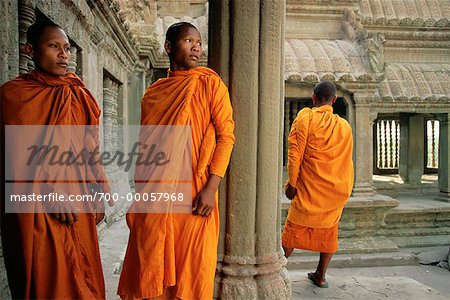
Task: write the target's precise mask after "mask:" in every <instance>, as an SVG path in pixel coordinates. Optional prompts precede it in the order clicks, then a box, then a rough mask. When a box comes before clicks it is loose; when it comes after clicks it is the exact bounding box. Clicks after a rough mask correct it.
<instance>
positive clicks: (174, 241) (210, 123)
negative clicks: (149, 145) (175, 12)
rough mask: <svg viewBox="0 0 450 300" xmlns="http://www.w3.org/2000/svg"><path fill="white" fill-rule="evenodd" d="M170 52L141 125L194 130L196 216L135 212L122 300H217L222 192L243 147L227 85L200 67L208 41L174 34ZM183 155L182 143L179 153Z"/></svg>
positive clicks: (185, 30) (180, 26)
mask: <svg viewBox="0 0 450 300" xmlns="http://www.w3.org/2000/svg"><path fill="white" fill-rule="evenodd" d="M165 50H166V52H167V54H168V55H169V58H170V70H169V72H168V77H167V78H164V79H160V80H158V81H157V82H155V83H154V84H152V85H151V86H150V87H149V88H148V89H147V91H146V93H145V95H144V97H143V99H142V104H141V105H142V119H141V124H142V125H177V126H181V127H183V126H184V127H187V126H190V128H191V132H192V141H190V142H189V144H191V145H192V151H191V153H189V156H188V157H189V158H188V159H189V160H192V170H188V172H192V179H193V180H192V181H193V183H192V194H189V196H188V198H189V200H188V207H189V209H190V211H192V213H167V214H164V213H130V211H131V208H130V211H129V212H128V213H127V216H126V217H127V223H128V226H129V228H130V237H129V240H128V247H127V251H126V254H125V259H124V263H123V269H122V273H121V276H120V282H119V288H118V294H119V295H120V297H121V298H122V299H153V298H157V299H192V300H194V299H195V300H199V299H212V297H213V291H214V275H215V271H216V263H217V245H218V238H219V210H218V194H217V190H218V186H219V182H220V180H221V178H222V177H223V176H224V175H225V172H226V169H227V166H228V163H229V160H230V155H231V151H232V148H233V144H234V139H235V138H234V134H233V131H234V122H233V117H232V108H231V103H230V98H229V94H228V90H227V88H226V86H225V84H224V83H223V82H222V80H221V79H220V77H219V76H218V75H217V74H216V73H215V72H214V71H213V70H211V69H208V68H201V67H197V64H198V61H199V59H200V56H201V54H202V41H201V36H200V33H199V31H198V30H197V29H196V28H195V27H194V26H193V25H192V24H189V23H184V22H182V23H176V24H173V25H172V26H170V27H169V29H168V30H167V33H166V41H165ZM141 133H142V129H141ZM141 138H143V135H142V134H141ZM142 142H143V143H145V141H142ZM183 147H185V145H183V144H181V143H180V145H179V146H176V148H177V149H175V150H176V151H177V153H178V152H180V151H183ZM145 171H146V170H145V168H142V167H141V166H137V167H136V174H135V182H136V192H137V193H142V192H145V191H148V190H149V189H151V188H152V186H153V187H154V184H152V183H145V182H144V183H142V182H139V181H138V179H142V174H144V173H145ZM160 179H161V180H163V179H164V178H160ZM189 189H191V188H189ZM189 193H191V192H190V191H189ZM135 204H136V203H134V204H133V205H132V207H133V206H134V205H135ZM191 207H192V208H191Z"/></svg>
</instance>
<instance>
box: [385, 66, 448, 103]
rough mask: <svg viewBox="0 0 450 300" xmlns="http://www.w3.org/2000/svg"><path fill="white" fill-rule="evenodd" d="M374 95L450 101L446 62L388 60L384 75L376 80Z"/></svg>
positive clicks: (415, 99) (412, 99)
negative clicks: (377, 86)
mask: <svg viewBox="0 0 450 300" xmlns="http://www.w3.org/2000/svg"><path fill="white" fill-rule="evenodd" d="M376 98H377V99H378V101H388V102H392V101H393V102H416V103H417V102H435V103H436V102H439V103H442V104H443V103H447V104H450V65H448V64H420V63H406V64H400V63H394V64H388V65H387V66H386V78H385V79H384V80H383V81H382V82H381V83H380V86H379V88H378V91H377V95H376Z"/></svg>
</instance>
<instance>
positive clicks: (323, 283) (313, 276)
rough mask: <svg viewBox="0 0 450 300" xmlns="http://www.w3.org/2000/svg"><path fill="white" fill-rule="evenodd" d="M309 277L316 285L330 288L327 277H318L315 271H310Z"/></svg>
mask: <svg viewBox="0 0 450 300" xmlns="http://www.w3.org/2000/svg"><path fill="white" fill-rule="evenodd" d="M308 278H309V280H311V281H312V282H313V283H314V284H315V285H316V286H318V287H320V288H328V282H327V281H326V280H325V278H317V275H316V273H315V272H311V273H308Z"/></svg>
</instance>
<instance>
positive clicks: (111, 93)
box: [103, 77, 119, 173]
mask: <svg viewBox="0 0 450 300" xmlns="http://www.w3.org/2000/svg"><path fill="white" fill-rule="evenodd" d="M117 98H118V84H117V83H116V82H115V81H113V80H112V79H111V78H109V77H104V79H103V128H104V141H105V150H106V151H109V152H113V151H116V150H117V149H119V148H118V145H117V124H118V123H117V106H118V99H117ZM117 170H118V166H117V165H116V164H113V165H112V166H106V168H105V171H106V173H113V172H114V171H117Z"/></svg>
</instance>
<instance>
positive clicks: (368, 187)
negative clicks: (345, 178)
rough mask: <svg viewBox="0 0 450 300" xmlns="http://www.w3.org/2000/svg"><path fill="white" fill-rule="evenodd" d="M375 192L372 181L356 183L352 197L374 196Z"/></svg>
mask: <svg viewBox="0 0 450 300" xmlns="http://www.w3.org/2000/svg"><path fill="white" fill-rule="evenodd" d="M374 193H375V187H374V186H373V184H370V183H355V185H354V186H353V191H352V197H361V196H372V195H373V194H374Z"/></svg>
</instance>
